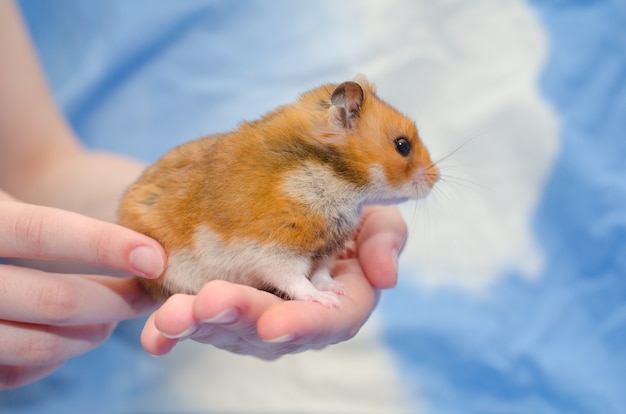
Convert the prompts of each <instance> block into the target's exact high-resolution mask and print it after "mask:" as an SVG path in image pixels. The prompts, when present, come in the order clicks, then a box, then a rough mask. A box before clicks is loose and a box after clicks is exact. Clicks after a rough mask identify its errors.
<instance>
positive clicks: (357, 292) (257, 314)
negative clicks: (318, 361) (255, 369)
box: [142, 206, 407, 359]
mask: <svg viewBox="0 0 626 414" xmlns="http://www.w3.org/2000/svg"><path fill="white" fill-rule="evenodd" d="M406 235H407V229H406V225H405V222H404V220H403V219H402V217H401V215H400V213H399V212H398V210H397V209H396V208H395V207H379V206H375V207H368V208H366V209H365V210H364V212H363V217H362V223H361V227H360V229H359V232H358V235H357V237H356V252H353V253H354V254H352V255H349V257H346V258H344V259H341V260H337V262H336V264H335V266H334V268H333V271H332V274H333V276H334V278H335V279H337V280H338V281H340V282H341V283H343V285H344V287H345V292H346V293H345V295H343V296H341V298H340V299H341V308H340V309H330V308H326V307H324V306H322V305H320V304H319V303H315V302H305V301H284V300H282V299H280V298H279V297H277V296H275V295H272V294H270V293H267V292H263V291H260V290H257V289H255V288H252V287H249V286H243V285H237V284H233V283H229V282H225V281H212V282H209V283H207V284H206V285H205V287H204V288H203V289H202V290H201V291H200V292H199V293H198V294H197V295H182V294H178V295H174V296H172V297H170V298H169V299H168V300H167V301H166V302H165V303H164V304H163V305H162V306H161V307H160V308H159V309H158V310H156V311H155V312H154V313H153V314H152V315H151V316H150V318H149V319H148V321H147V322H146V325H145V327H144V330H143V332H142V344H143V346H144V348H145V349H146V350H147V351H148V352H150V353H152V354H154V355H163V354H166V353H168V352H169V351H170V350H171V349H172V348H173V347H174V346H175V345H176V343H177V342H178V341H180V340H182V339H186V338H191V339H193V340H195V341H198V342H201V343H206V344H211V345H214V346H216V347H218V348H221V349H225V350H228V351H231V352H234V353H237V354H245V355H255V356H258V357H260V358H264V359H276V358H278V357H280V356H282V355H285V354H289V353H296V352H302V351H305V350H307V349H311V348H315V349H319V348H323V347H325V346H327V345H330V344H334V343H337V342H341V341H345V340H347V339H349V338H351V337H353V336H354V335H355V334H356V333H357V332H358V331H359V329H360V328H361V326H363V324H364V323H365V322H366V321H367V319H368V318H369V315H370V314H371V312H372V311H373V309H374V307H375V306H376V303H377V300H378V296H379V290H380V289H386V288H391V287H393V286H395V284H396V280H397V259H398V254H399V253H400V251H401V250H402V247H403V245H404V242H405V240H406Z"/></svg>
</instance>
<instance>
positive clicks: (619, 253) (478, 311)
mask: <svg viewBox="0 0 626 414" xmlns="http://www.w3.org/2000/svg"><path fill="white" fill-rule="evenodd" d="M461 3H462V2H457V3H455V2H450V4H449V5H448V6H446V5H441V6H440V7H439V8H438V9H436V11H437V13H435V12H432V10H431V9H429V8H428V7H426V6H424V5H426V4H433V3H427V2H424V3H420V2H406V4H405V3H403V5H404V7H405V8H406V14H407V15H411V13H426V12H429V11H431V12H432V14H431V15H429V18H431V19H433V20H435V21H439V20H437V19H440V20H441V24H437V25H436V26H437V27H441V30H442V31H444V32H445V30H448V28H449V27H451V26H454V24H450V23H449V22H450V21H452V22H454V17H455V12H456V11H458V10H464V9H465V8H467V7H471V6H467V5H462V4H461ZM479 3H480V4H484V3H485V2H478V1H477V2H476V4H479ZM487 3H488V2H487ZM20 4H21V6H22V10H23V12H24V14H25V17H26V20H27V22H28V25H29V28H30V30H31V33H32V35H33V38H34V40H35V44H36V46H37V48H38V51H39V53H40V56H41V58H42V62H43V64H44V66H45V68H46V73H47V75H48V78H49V81H50V83H51V85H52V87H53V88H54V92H55V96H56V97H57V99H58V101H59V103H60V105H61V107H62V108H63V110H64V112H65V113H66V115H67V117H68V119H69V120H70V122H71V124H72V126H73V127H74V129H75V130H76V131H77V133H78V135H79V136H81V138H83V140H84V141H85V143H86V145H88V146H89V147H91V148H96V149H105V150H111V151H117V152H122V153H125V154H128V155H131V156H134V157H137V158H140V159H143V160H145V161H148V162H151V161H154V160H156V159H157V158H158V157H159V156H160V155H161V154H163V153H165V152H166V151H167V150H168V149H170V148H171V147H173V146H174V145H177V144H179V143H182V142H185V141H187V140H189V139H192V138H196V137H199V136H202V135H205V134H208V133H214V132H220V131H226V130H229V129H231V128H233V127H234V126H235V125H236V124H237V123H238V122H240V121H241V120H242V119H254V118H255V117H257V116H259V115H260V114H262V113H264V112H265V111H267V110H269V109H271V108H273V107H275V106H277V105H279V104H282V103H286V102H289V101H291V100H292V99H294V98H295V96H296V95H297V94H298V93H299V92H302V91H304V90H306V89H308V88H310V87H313V86H316V85H318V84H321V83H324V82H329V81H334V82H336V81H341V80H344V79H346V78H348V77H351V76H352V75H354V73H355V72H356V71H358V70H360V69H359V68H360V66H361V65H370V66H369V67H372V68H374V69H375V71H378V73H379V75H380V77H381V78H384V76H385V74H387V76H389V77H393V76H406V77H407V79H411V77H410V76H411V74H412V73H417V72H418V71H420V70H424V71H426V72H419V73H426V74H428V73H430V74H431V75H432V76H433V79H434V78H435V77H436V75H437V74H438V73H437V70H432V71H431V72H428V70H430V69H431V68H438V66H437V64H438V62H439V61H440V60H442V59H444V58H446V57H447V55H446V53H449V50H450V49H446V47H445V46H446V45H445V44H443V43H445V42H443V41H442V44H437V43H429V44H394V45H391V44H383V45H382V46H381V45H379V44H376V43H375V42H372V43H369V44H363V43H360V42H359V40H360V38H361V37H362V32H359V27H361V26H359V24H362V22H363V21H365V22H366V23H365V24H366V26H368V27H370V26H371V27H374V26H376V27H378V28H379V29H380V27H382V29H380V30H381V32H383V33H387V32H393V31H394V30H396V29H398V30H399V33H400V35H397V37H398V38H401V37H402V36H401V33H402V30H403V29H405V28H403V27H396V26H394V24H395V23H398V24H400V23H399V22H398V21H397V20H393V19H391V20H392V21H390V19H389V17H388V16H373V17H372V16H370V18H371V20H367V19H366V18H364V17H363V15H360V14H358V13H356V10H357V9H358V8H359V6H356V5H352V4H351V3H341V2H291V1H285V2H272V3H271V4H270V3H267V2H261V1H246V2H228V1H204V0H189V1H185V2H167V1H148V0H135V1H133V2H128V1H107V2H89V1H81V0H65V1H64V2H63V5H62V6H59V5H58V4H56V3H53V2H40V1H36V0H22V1H21V2H20ZM409 4H410V5H409ZM499 4H501V3H499ZM511 4H512V3H511ZM488 7H490V6H488ZM488 7H487V8H488ZM494 7H495V6H494ZM501 7H504V6H501ZM523 7H526V8H527V9H528V10H530V12H531V13H532V14H533V15H534V16H536V17H537V24H538V29H537V30H539V31H540V32H541V33H542V35H543V36H544V37H545V41H546V42H547V50H548V52H547V57H546V61H545V63H543V66H542V68H541V70H540V72H539V73H538V74H536V76H537V78H536V82H535V84H534V85H533V87H535V88H537V90H538V91H539V94H540V96H541V97H542V99H544V101H545V103H547V104H549V105H550V106H551V107H552V109H553V110H554V117H555V118H556V120H557V121H558V124H559V130H558V132H557V134H558V141H559V148H558V153H557V154H556V159H555V160H554V162H553V164H552V165H550V166H549V169H548V171H549V172H548V176H547V177H546V182H545V186H544V187H542V188H541V189H540V194H539V197H538V198H539V201H538V205H537V207H536V209H535V210H534V211H533V213H532V217H531V219H530V222H531V227H532V228H531V229H530V230H531V231H532V234H533V235H534V236H535V237H536V239H537V241H538V246H539V248H540V250H541V253H542V255H543V257H544V265H543V267H542V269H541V272H540V274H539V275H537V276H536V277H535V278H532V279H529V278H528V277H526V276H524V275H523V274H522V273H523V272H522V270H516V269H514V268H513V269H509V270H507V271H505V272H504V273H503V274H501V275H499V276H498V278H497V279H496V281H495V282H494V283H493V284H492V285H490V286H488V288H487V289H486V293H485V294H481V295H476V294H473V293H469V292H467V291H466V290H465V289H464V288H463V287H462V286H450V285H444V286H438V287H435V288H432V287H424V286H422V285H420V284H416V283H414V281H413V280H412V279H411V277H410V276H412V274H411V273H412V272H414V271H413V269H412V268H410V267H408V266H406V265H404V266H402V267H401V275H400V281H399V286H398V287H396V288H395V289H393V290H390V291H387V292H385V293H384V294H383V295H382V300H381V303H380V305H379V307H378V309H377V310H376V312H375V315H376V317H377V324H378V326H379V328H378V331H377V332H378V335H379V336H378V338H377V340H378V341H380V343H381V344H382V349H381V350H378V351H377V352H379V353H380V354H381V355H384V356H385V357H387V356H388V357H389V359H387V360H386V361H391V362H390V365H392V367H391V368H390V369H391V370H393V376H395V377H396V378H397V381H398V382H397V383H393V384H392V385H393V387H400V388H402V389H403V392H405V393H406V395H408V399H407V400H402V401H398V402H397V404H393V406H392V405H389V409H388V410H380V412H407V413H418V412H432V413H437V414H439V413H443V414H447V413H469V414H471V413H480V414H485V413H533V414H534V413H537V414H543V413H585V414H587V413H602V414H605V413H623V412H626V392H624V391H625V390H626V2H624V1H623V0H613V1H612V0H570V1H560V0H559V1H549V2H548V1H539V0H532V1H530V2H529V3H524V5H523ZM362 8H366V7H365V6H362ZM338 9H340V10H341V12H337V10H338ZM415 10H417V11H415ZM482 10H485V9H482ZM494 10H499V9H498V8H494ZM359 16H360V17H359ZM512 16H516V15H515V14H512ZM489 17H490V16H484V17H483V16H477V17H476V19H478V21H479V22H481V23H480V24H481V25H482V22H485V25H487V24H488V22H490V20H489ZM481 19H484V20H481ZM510 23H511V24H513V23H514V21H512V22H510ZM505 24H507V23H506V22H505ZM445 33H447V32H445ZM381 36H382V35H381ZM454 36H457V37H455V38H453V40H455V41H458V42H459V43H458V44H461V45H463V40H464V39H465V35H464V34H463V33H459V34H456V35H454ZM381 38H382V37H381ZM374 40H375V39H374ZM448 40H449V39H448ZM394 47H397V51H396V49H394ZM411 48H419V49H423V50H424V55H422V58H420V59H421V60H420V59H418V60H417V63H416V64H415V65H414V66H411V65H409V64H408V63H406V62H408V60H406V61H405V60H403V57H404V56H405V55H406V53H407V52H406V51H407V50H408V49H411ZM452 49H453V50H455V52H456V53H457V54H459V55H461V56H463V51H462V49H461V48H459V49H454V48H452ZM387 51H391V52H390V56H391V57H392V58H391V59H387V57H388V56H387V55H385V52H387ZM381 56H384V58H383V57H381ZM481 70H483V71H485V72H486V73H492V75H493V77H494V79H496V78H497V77H498V76H499V75H500V74H499V72H498V68H493V67H488V66H485V67H484V68H481ZM489 71H493V72H489ZM390 74H391V75H390ZM371 76H372V77H373V78H374V80H376V78H375V74H374V75H371ZM448 82H451V80H450V79H445V83H448ZM407 85H408V86H407V87H406V90H407V93H408V90H409V89H410V85H409V84H407ZM438 86H442V88H441V89H443V86H445V85H438ZM512 91H513V92H511V95H515V93H516V92H515V91H514V90H513V89H512ZM403 92H405V91H399V94H400V95H401V96H402V93H403ZM436 92H437V91H436ZM442 93H444V91H442ZM448 93H450V92H449V91H448ZM454 94H455V93H454V92H452V95H453V96H454ZM408 99H410V98H407V100H408ZM450 102H451V103H453V100H450ZM233 108H235V109H236V110H233ZM463 109H464V110H467V111H468V113H471V114H472V116H473V117H477V118H480V117H484V116H489V113H491V112H493V109H492V108H490V107H487V106H485V107H484V108H481V107H478V108H463ZM471 111H474V112H471ZM526 115H527V114H526V113H522V114H520V116H522V117H523V116H526ZM442 119H444V120H445V118H442ZM528 122H534V119H529V120H528ZM425 123H427V122H425ZM420 128H421V126H420ZM524 155H525V154H522V153H520V155H519V156H520V157H522V156H524ZM501 156H506V154H504V153H502V154H501ZM487 161H488V160H485V159H483V158H479V163H477V165H478V164H483V163H486V162H487ZM526 162H528V163H529V164H530V165H532V163H533V162H534V159H532V157H531V158H529V159H528V160H526ZM410 254H411V252H410V251H407V252H405V255H410ZM141 326H142V321H141V320H138V321H132V322H128V323H124V324H122V325H121V327H120V328H119V329H118V330H117V331H116V333H115V334H114V337H113V338H112V339H111V340H109V341H108V342H107V343H106V344H105V345H103V346H102V347H100V348H98V349H96V350H95V351H93V352H91V353H89V354H86V355H84V356H81V357H78V358H75V359H73V360H71V361H69V362H68V364H67V365H66V366H64V367H63V368H62V369H60V370H59V371H58V372H56V373H55V374H53V375H51V376H50V377H48V378H46V379H45V380H43V381H40V382H38V383H35V384H32V385H29V386H27V387H24V388H21V389H18V390H14V391H10V392H2V393H0V411H1V412H2V413H5V412H10V413H33V412H37V413H57V412H65V413H71V412H77V413H79V412H80V413H82V412H86V411H87V410H88V412H91V413H99V412H102V413H109V412H127V413H135V412H181V411H189V412H211V411H216V412H264V410H265V409H264V408H262V407H267V406H259V407H261V408H259V407H256V408H254V407H252V408H250V407H248V408H241V407H244V406H243V405H238V404H241V401H244V400H245V399H246V397H250V396H251V394H252V393H248V394H246V388H245V387H246V386H245V380H244V379H243V378H247V377H248V376H249V375H248V372H247V371H244V372H243V373H242V383H241V390H242V393H241V398H237V399H233V401H231V403H232V407H231V408H230V409H219V410H218V409H213V408H211V407H212V406H211V404H210V402H209V404H208V406H207V405H197V404H199V403H198V402H190V401H188V400H185V399H184V398H182V397H181V395H182V394H181V393H180V390H175V389H174V387H173V384H172V383H171V382H168V379H169V378H171V377H172V376H173V372H174V368H175V367H174V366H173V365H172V364H169V365H168V364H167V363H166V362H163V359H155V358H152V357H150V356H148V355H147V354H146V353H145V352H143V350H142V349H141V347H140V345H139V343H138V340H137V337H138V333H139V330H140V327H141ZM209 351H210V350H209ZM218 355H220V354H218ZM299 357H301V358H304V359H297V360H296V361H299V362H302V361H304V360H305V359H306V358H307V356H306V354H304V355H301V356H299ZM168 358H169V357H168ZM218 358H219V356H218ZM170 360H175V357H172V359H170ZM170 360H167V361H170ZM342 363H343V362H342V361H341V360H337V361H334V362H333V364H334V365H333V366H336V367H337V368H338V369H337V372H333V374H335V376H333V375H330V374H329V375H328V377H327V378H325V381H326V382H329V383H331V384H334V383H333V381H336V384H335V386H336V387H337V389H338V390H339V389H340V387H339V386H338V384H341V381H340V379H341V378H343V376H341V375H339V373H338V372H340V371H341V367H342V365H341V364H342ZM367 364H373V362H371V361H368V360H364V361H363V365H367ZM187 369H189V368H187ZM268 369H269V368H268ZM296 369H297V368H296ZM373 370H374V368H373ZM189 374H197V373H189ZM208 374H209V373H207V376H208ZM310 375H312V374H310V373H309V376H308V375H307V372H300V371H297V375H296V374H293V378H295V379H294V380H293V381H291V382H293V383H294V384H296V385H295V386H301V387H302V388H305V389H306V391H308V392H309V393H310V394H311V395H315V392H316V391H317V390H318V388H319V387H320V384H311V383H310V382H311V381H310ZM371 376H372V378H371V382H372V390H375V389H376V388H381V387H385V386H389V387H392V386H391V385H389V384H383V383H378V382H377V381H378V376H377V374H376V373H373V374H371ZM177 378H179V377H177ZM207 378H208V377H207ZM290 378H291V377H290ZM385 378H387V377H385ZM274 380H275V378H274V379H272V378H268V379H265V378H263V379H261V380H259V379H258V378H257V379H256V382H255V380H251V383H250V384H249V386H250V387H267V389H268V390H270V389H271V383H272V381H274ZM207 381H208V379H207ZM218 381H219V379H218ZM347 381H348V382H349V381H350V378H348V379H347ZM191 382H192V380H191V379H190V380H189V383H190V384H191ZM200 382H202V381H200ZM212 384H215V383H212ZM174 385H176V384H174ZM183 385H184V384H183ZM213 389H215V388H213ZM263 389H265V388H263ZM345 389H346V388H344V389H343V390H344V391H343V392H344V395H343V396H341V397H340V398H343V399H344V400H346V399H348V398H349V397H347V396H346V395H348V394H347V393H345ZM275 391H276V390H273V391H267V392H266V394H267V398H268V401H269V399H272V398H273V399H275V400H280V401H287V402H288V405H284V406H281V407H283V408H282V409H281V410H276V411H281V412H311V406H310V405H305V403H303V402H300V401H296V399H295V398H293V399H290V398H289V395H288V396H285V395H282V394H280V392H275ZM207 392H208V393H210V391H207ZM337 392H338V393H340V391H337ZM305 394H306V393H305ZM369 394H370V392H369V391H368V390H362V393H361V394H360V395H352V394H350V395H351V397H352V398H358V399H363V400H365V401H366V402H367V401H368V400H367V398H368V397H369V396H370V395H369ZM215 398H216V399H218V398H219V396H218V395H216V396H215ZM398 398H400V397H398ZM337 401H340V400H337ZM289 404H290V405H289ZM306 404H309V403H308V402H307V403H306ZM371 404H372V405H371V407H379V406H376V405H374V402H372V403H371ZM221 407H223V406H221ZM285 407H287V408H285ZM349 407H350V401H348V400H346V401H345V404H336V405H331V406H325V409H324V410H323V411H330V412H364V411H355V410H352V411H351V410H350V409H349ZM392 407H393V408H392ZM400 407H402V408H400ZM376 410H378V408H372V409H371V410H370V412H377V411H376Z"/></svg>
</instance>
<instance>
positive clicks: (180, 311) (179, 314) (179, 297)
mask: <svg viewBox="0 0 626 414" xmlns="http://www.w3.org/2000/svg"><path fill="white" fill-rule="evenodd" d="M194 300H195V296H193V295H183V294H176V295H173V296H171V297H170V298H168V299H167V300H166V301H165V303H164V304H163V305H161V307H160V308H159V309H157V311H156V312H154V326H155V327H156V329H157V330H158V331H159V332H161V334H162V335H164V336H165V337H167V338H171V339H181V338H185V337H187V336H189V335H191V334H192V333H193V331H194V330H195V329H196V328H197V324H196V319H195V317H194V315H193V302H194Z"/></svg>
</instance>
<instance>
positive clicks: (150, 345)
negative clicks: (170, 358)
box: [141, 312, 178, 356]
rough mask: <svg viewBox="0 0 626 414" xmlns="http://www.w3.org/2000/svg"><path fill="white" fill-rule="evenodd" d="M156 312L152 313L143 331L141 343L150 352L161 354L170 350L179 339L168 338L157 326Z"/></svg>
mask: <svg viewBox="0 0 626 414" xmlns="http://www.w3.org/2000/svg"><path fill="white" fill-rule="evenodd" d="M155 313H156V312H155ZM155 313H153V314H152V315H150V317H149V318H148V320H147V321H146V324H145V325H144V327H143V330H142V331H141V345H142V346H143V347H144V349H145V350H146V351H147V352H148V353H150V354H152V355H154V356H160V355H165V354H167V353H168V352H170V351H171V350H172V349H173V348H174V347H175V346H176V344H177V343H178V339H173V338H167V337H165V336H164V335H163V334H162V333H161V332H160V331H159V330H158V329H157V328H156V325H155V323H154V320H155Z"/></svg>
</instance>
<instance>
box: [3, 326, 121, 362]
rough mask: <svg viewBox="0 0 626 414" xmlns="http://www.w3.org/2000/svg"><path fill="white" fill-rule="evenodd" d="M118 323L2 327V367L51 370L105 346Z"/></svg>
mask: <svg viewBox="0 0 626 414" xmlns="http://www.w3.org/2000/svg"><path fill="white" fill-rule="evenodd" d="M115 325H116V324H115V323H107V324H95V325H83V326H66V327H58V326H45V325H28V324H22V323H13V322H6V321H5V322H2V323H0V365H14V366H21V365H23V366H49V365H55V364H59V363H61V362H63V361H65V360H67V359H69V358H72V357H75V356H77V355H81V354H84V353H85V352H88V351H90V350H92V349H93V348H95V347H97V346H98V345H100V344H101V343H102V342H104V341H105V340H106V339H107V338H108V337H109V336H110V335H111V332H113V329H114V328H115Z"/></svg>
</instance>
